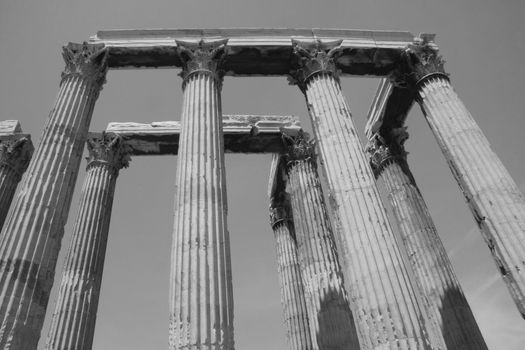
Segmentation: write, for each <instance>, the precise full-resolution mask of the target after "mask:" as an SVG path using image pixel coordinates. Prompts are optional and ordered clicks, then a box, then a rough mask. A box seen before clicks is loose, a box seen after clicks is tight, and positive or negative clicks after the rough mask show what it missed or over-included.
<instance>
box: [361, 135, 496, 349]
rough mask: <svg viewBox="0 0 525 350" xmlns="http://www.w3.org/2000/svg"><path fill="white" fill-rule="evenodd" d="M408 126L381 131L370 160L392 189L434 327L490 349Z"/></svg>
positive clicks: (448, 339) (450, 338)
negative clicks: (426, 193)
mask: <svg viewBox="0 0 525 350" xmlns="http://www.w3.org/2000/svg"><path fill="white" fill-rule="evenodd" d="M407 137H408V134H407V133H406V131H405V128H398V129H394V130H390V132H387V131H386V130H384V131H383V132H382V133H381V134H375V135H374V136H373V137H372V139H371V140H370V141H369V145H368V151H369V152H370V163H371V165H372V168H373V169H374V172H375V174H376V177H377V178H378V180H379V181H381V182H382V183H383V185H384V188H385V190H386V194H387V197H388V199H389V201H390V204H391V207H392V211H393V213H394V216H395V218H396V221H397V223H398V227H399V234H400V235H401V240H402V243H403V245H404V248H405V249H406V253H407V254H406V255H407V257H408V260H409V262H410V264H411V265H412V270H413V271H414V276H415V282H416V284H417V285H418V286H419V289H420V290H421V292H422V293H421V294H422V300H423V305H424V307H425V309H426V313H427V317H428V321H427V323H428V324H429V326H430V327H435V328H436V329H437V331H438V332H440V333H442V334H443V338H444V340H445V343H446V345H447V348H448V349H465V350H477V349H487V345H486V344H485V341H484V340H483V336H482V334H481V331H480V330H479V327H478V325H477V323H476V320H475V319H474V315H473V314H472V310H471V309H470V306H469V304H468V302H467V300H466V298H465V295H464V294H463V291H462V289H461V286H460V284H459V281H458V279H457V277H456V275H455V273H454V270H453V268H452V264H451V262H450V260H449V258H448V256H447V252H446V250H445V247H444V246H443V243H442V242H441V239H440V238H439V236H438V233H437V230H436V227H435V225H434V222H433V220H432V218H431V216H430V213H429V211H428V208H427V206H426V204H425V201H424V200H423V197H422V195H421V193H420V191H419V189H418V187H417V185H416V182H415V180H414V177H413V175H412V172H411V171H410V169H409V167H408V164H407V161H406V154H407V153H406V152H405V150H404V146H403V143H404V141H405V140H406V138H407Z"/></svg>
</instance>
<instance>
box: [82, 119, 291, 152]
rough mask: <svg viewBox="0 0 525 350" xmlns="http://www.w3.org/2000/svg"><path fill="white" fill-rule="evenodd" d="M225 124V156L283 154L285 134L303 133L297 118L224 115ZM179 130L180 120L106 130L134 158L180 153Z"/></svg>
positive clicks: (121, 125)
mask: <svg viewBox="0 0 525 350" xmlns="http://www.w3.org/2000/svg"><path fill="white" fill-rule="evenodd" d="M222 124H223V138H224V151H225V152H226V153H228V152H229V153H281V152H282V151H283V147H282V142H281V137H282V134H283V133H284V134H287V135H290V136H293V135H296V134H297V133H298V132H299V131H300V130H301V126H300V124H299V119H298V118H296V117H294V116H273V115H224V116H223V119H222ZM180 130H181V126H180V123H179V122H177V121H166V122H153V123H151V124H143V123H131V122H128V123H110V124H109V125H108V126H107V128H106V131H107V132H113V133H116V134H119V135H120V136H122V138H123V139H124V140H125V141H126V144H128V145H129V146H130V148H131V150H130V152H132V154H133V155H164V154H177V153H178V150H179V137H180ZM97 134H100V133H92V135H97Z"/></svg>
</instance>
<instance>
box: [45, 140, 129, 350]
mask: <svg viewBox="0 0 525 350" xmlns="http://www.w3.org/2000/svg"><path fill="white" fill-rule="evenodd" d="M87 145H88V150H89V158H88V165H87V174H86V178H85V180H84V185H83V186H82V192H81V195H80V205H79V208H78V214H77V219H76V221H75V227H74V229H73V238H72V240H71V245H70V247H69V250H68V253H67V256H66V260H65V264H64V270H63V275H62V281H61V283H60V289H59V292H58V298H57V303H56V307H55V312H54V314H53V318H52V321H51V330H50V332H49V335H48V338H47V342H46V349H47V350H91V348H92V345H93V335H94V332H95V322H96V317H97V308H98V300H99V295H100V284H101V282H102V272H103V269H104V259H105V254H106V245H107V239H108V232H109V223H110V220H111V209H112V206H113V197H114V194H115V186H116V181H117V176H118V172H119V170H120V169H121V168H122V167H127V166H128V162H129V154H128V153H127V149H126V148H127V147H126V145H125V144H124V143H123V141H122V139H121V138H120V137H119V136H117V135H111V134H105V135H103V136H102V138H99V139H93V138H90V139H88V142H87Z"/></svg>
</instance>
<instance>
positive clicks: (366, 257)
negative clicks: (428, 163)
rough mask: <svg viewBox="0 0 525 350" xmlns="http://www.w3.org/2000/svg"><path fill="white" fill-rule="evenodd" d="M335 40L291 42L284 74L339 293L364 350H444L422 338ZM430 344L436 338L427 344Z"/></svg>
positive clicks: (440, 342) (439, 340) (436, 342)
mask: <svg viewBox="0 0 525 350" xmlns="http://www.w3.org/2000/svg"><path fill="white" fill-rule="evenodd" d="M340 42H341V41H336V42H321V41H319V40H317V41H298V40H294V41H293V51H294V54H295V56H296V62H295V68H296V70H293V71H291V75H292V77H293V79H294V82H295V83H296V84H298V85H299V87H300V89H301V90H302V91H303V93H304V94H305V97H306V101H307V105H308V110H309V113H310V117H311V120H312V126H313V130H314V135H315V138H316V140H317V142H318V145H319V152H320V156H321V161H322V164H323V167H324V171H325V174H326V178H327V182H328V187H329V190H330V198H331V201H330V205H331V206H332V209H333V212H334V214H335V215H334V216H335V218H336V220H337V226H336V228H337V229H336V230H335V233H337V234H339V235H340V237H339V239H337V242H338V243H340V245H341V247H339V253H340V258H341V260H342V264H343V267H344V269H343V273H344V277H345V286H346V289H347V291H348V293H349V297H350V300H351V303H352V309H353V310H352V311H353V312H354V314H355V316H356V327H357V331H358V334H359V342H360V344H361V347H362V348H364V349H386V348H399V349H410V350H412V349H430V348H432V347H431V344H430V340H429V339H430V338H432V342H433V343H434V345H433V347H435V348H437V347H439V346H441V347H442V348H445V346H444V342H443V339H442V338H440V335H437V334H434V335H432V337H430V336H429V334H428V332H427V330H426V326H425V323H424V317H423V315H422V311H421V309H420V307H419V305H418V302H417V296H416V292H415V289H414V287H413V286H412V283H411V281H410V276H409V274H408V270H407V266H405V264H404V262H403V259H402V255H401V251H400V248H399V247H398V245H397V244H396V240H395V237H394V233H393V231H392V229H391V226H390V224H389V222H388V220H387V215H386V212H385V209H384V207H383V204H382V203H381V198H380V196H379V192H378V190H377V188H376V184H375V178H374V175H373V173H372V169H371V168H370V165H369V164H368V159H367V158H366V156H365V154H364V151H363V147H362V146H361V142H360V140H359V138H358V133H357V131H356V128H355V126H354V124H353V121H352V116H351V114H350V110H349V108H348V105H347V103H346V101H345V98H344V96H343V93H342V91H341V86H340V84H339V79H338V71H337V68H336V59H337V57H338V53H339V50H340V49H339V47H340ZM434 338H435V339H434Z"/></svg>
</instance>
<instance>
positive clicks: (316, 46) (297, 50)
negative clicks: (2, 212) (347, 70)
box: [289, 39, 342, 90]
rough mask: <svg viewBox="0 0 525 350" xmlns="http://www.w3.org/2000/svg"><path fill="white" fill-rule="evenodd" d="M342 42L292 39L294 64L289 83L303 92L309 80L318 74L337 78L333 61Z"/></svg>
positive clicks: (339, 51) (337, 74) (336, 70)
mask: <svg viewBox="0 0 525 350" xmlns="http://www.w3.org/2000/svg"><path fill="white" fill-rule="evenodd" d="M341 42H342V40H335V41H321V40H320V39H316V40H308V41H305V40H295V39H292V48H293V55H294V58H295V60H294V62H293V63H292V67H294V66H295V67H294V68H293V69H292V70H291V71H290V79H289V80H290V83H291V84H297V85H298V86H299V87H300V88H301V89H303V90H304V88H305V87H306V83H307V82H308V80H309V79H310V78H312V77H313V76H315V75H316V74H320V73H329V74H331V75H333V76H334V77H336V78H338V77H339V71H338V69H337V66H336V64H335V59H336V58H337V57H338V55H339V54H340V53H341Z"/></svg>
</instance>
